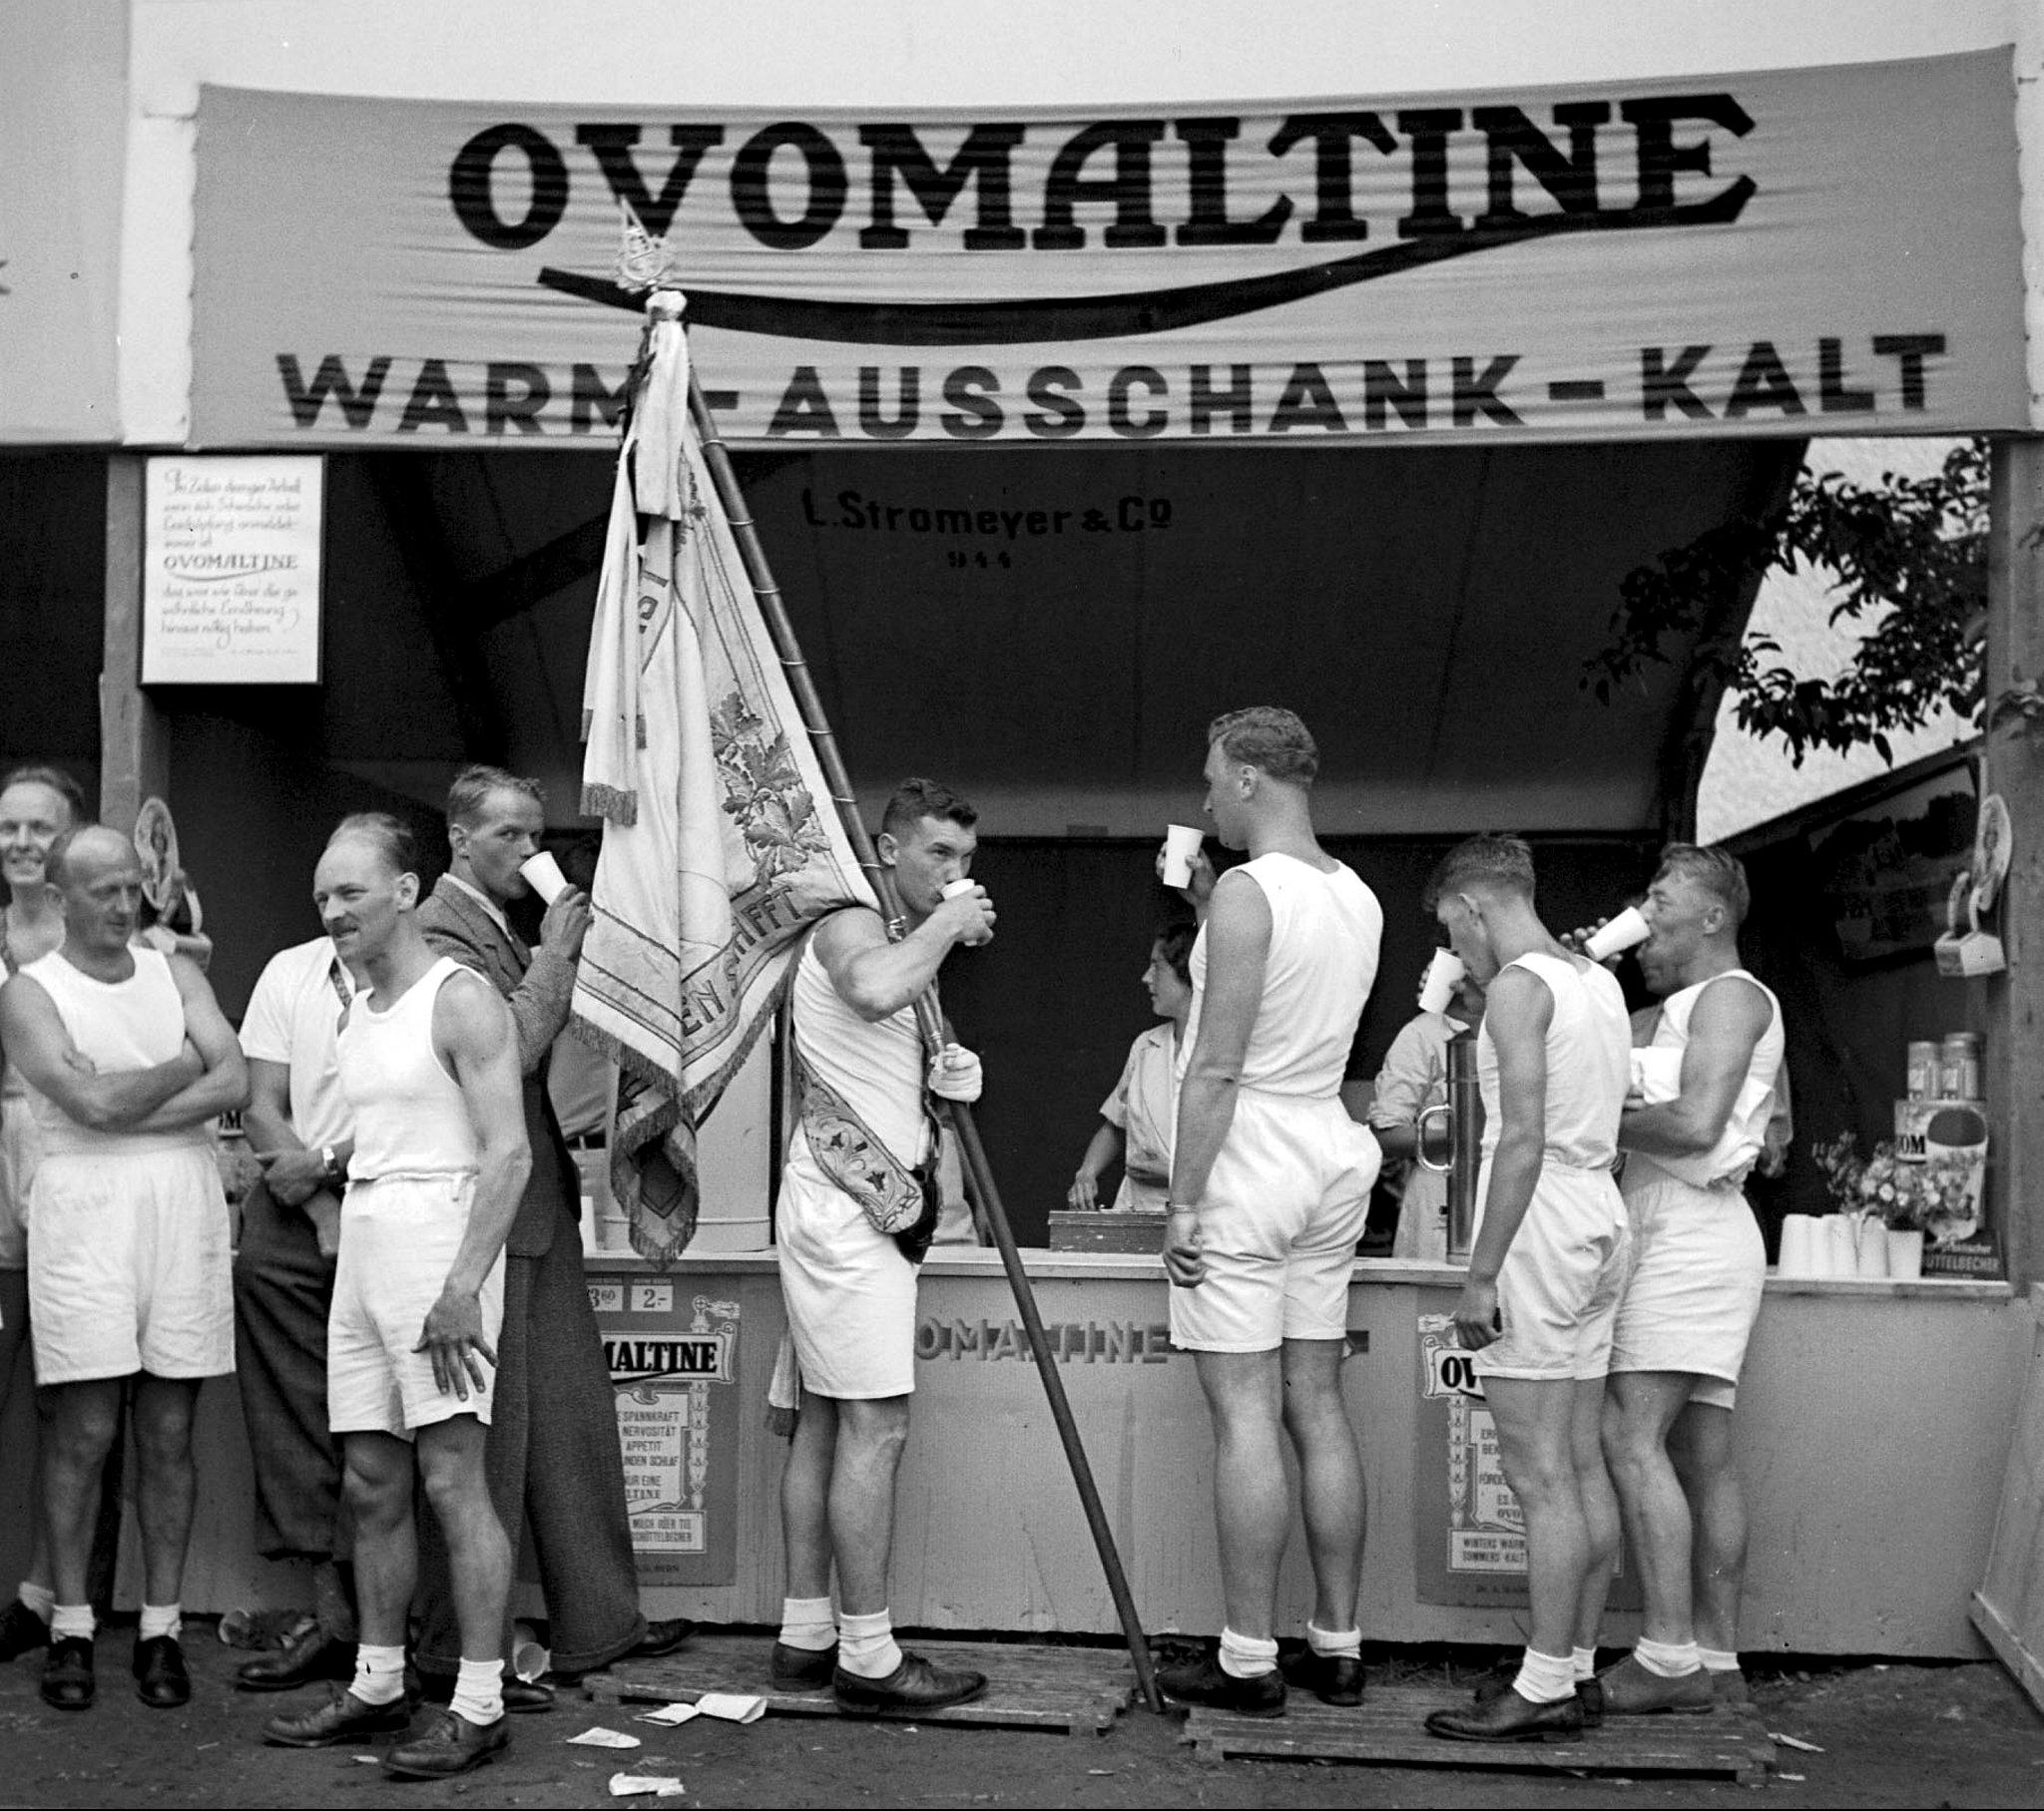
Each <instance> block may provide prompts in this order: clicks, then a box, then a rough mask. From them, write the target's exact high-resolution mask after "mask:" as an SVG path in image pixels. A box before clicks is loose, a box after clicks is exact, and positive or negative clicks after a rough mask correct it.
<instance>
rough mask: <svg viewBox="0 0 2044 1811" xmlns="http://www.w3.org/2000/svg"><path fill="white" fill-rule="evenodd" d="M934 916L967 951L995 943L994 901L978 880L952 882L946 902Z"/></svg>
mask: <svg viewBox="0 0 2044 1811" xmlns="http://www.w3.org/2000/svg"><path fill="white" fill-rule="evenodd" d="M932 916H933V917H934V918H936V919H938V920H940V921H941V922H942V925H943V928H944V929H945V930H946V931H948V932H949V933H950V935H951V939H952V941H953V942H955V943H962V944H964V945H965V946H966V947H967V948H968V949H971V948H974V947H976V946H977V945H979V944H982V943H991V942H992V941H993V938H994V902H993V900H992V899H991V898H989V897H988V895H987V890H986V888H984V887H983V886H981V885H980V884H979V882H978V881H976V880H963V879H961V880H954V881H951V882H949V883H948V884H947V885H946V886H945V888H944V903H943V904H942V905H940V906H938V907H937V909H936V911H935V912H934V913H933V914H932Z"/></svg>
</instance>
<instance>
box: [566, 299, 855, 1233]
mask: <svg viewBox="0 0 2044 1811" xmlns="http://www.w3.org/2000/svg"><path fill="white" fill-rule="evenodd" d="M681 310H682V301H681V297H680V296H679V295H678V294H676V293H675V292H673V291H671V290H661V291H657V292H656V293H655V296H654V298H653V300H652V302H651V303H650V304H649V308H648V314H649V317H650V320H649V326H648V330H647V346H646V352H645V355H644V357H643V359H642V369H641V375H640V379H639V384H638V388H637V389H636V391H635V394H634V399H633V409H632V418H631V423H630V425H629V427H628V428H627V430H626V434H625V442H624V446H623V448H622V450H621V452H620V456H619V460H618V478H617V487H616V490H615V491H614V493H613V496H612V501H611V523H610V537H609V541H608V543H607V545H606V548H605V554H604V568H603V577H602V580H601V582H600V584H599V586H598V590H597V607H596V618H595V623H594V625H593V627H592V630H591V634H590V642H589V666H588V672H587V675H586V678H585V681H584V686H583V734H584V736H585V738H586V741H587V748H586V751H585V755H584V761H583V769H582V777H583V786H582V809H583V811H584V812H585V813H587V814H589V815H592V816H601V817H602V818H604V820H605V823H604V832H603V853H602V855H601V857H600V858H599V860H598V862H597V869H596V884H595V889H594V893H593V899H594V904H595V921H594V922H593V923H592V925H591V926H590V930H589V936H588V939H587V941H586V942H585V943H584V945H583V949H582V961H581V964H580V966H579V968H578V971H577V975H576V982H575V1003H574V1013H575V1027H576V1030H577V1032H578V1033H579V1034H580V1035H581V1036H582V1037H584V1038H585V1039H587V1040H588V1041H589V1042H591V1043H592V1044H594V1045H596V1046H597V1047H598V1048H600V1049H601V1050H603V1051H605V1052H606V1053H607V1054H608V1055H610V1056H611V1057H613V1058H614V1059H615V1060H616V1061H617V1063H618V1065H619V1068H620V1072H621V1074H620V1080H619V1088H618V1108H617V1118H616V1120H615V1122H614V1124H613V1127H612V1133H611V1143H610V1151H611V1159H610V1171H611V1185H612V1188H613V1190H614V1191H615V1193H616V1195H617V1199H618V1202H619V1205H620V1206H622V1207H623V1208H624V1209H625V1210H626V1212H627V1214H628V1216H629V1218H630V1221H631V1228H632V1244H633V1248H634V1249H635V1250H637V1251H638V1252H639V1253H640V1254H641V1255H642V1256H645V1257H648V1258H651V1259H653V1260H654V1261H655V1262H657V1263H667V1262H670V1261H672V1260H673V1259H674V1258H675V1257H677V1256H678V1255H679V1254H680V1253H681V1251H682V1250H683V1248H684V1247H685V1246H686V1245H687V1244H688V1242H689V1239H690V1236H691V1235H692V1234H693V1233H694V1231H695V1228H696V1211H697V1174H696V1128H697V1127H698V1126H699V1125H700V1124H701V1123H702V1120H703V1118H704V1116H705V1115H706V1114H708V1113H709V1111H710V1110H711V1108H712V1107H714V1106H715V1105H716V1104H717V1100H718V1097H719V1096H720V1095H721V1094H722V1093H723V1091H724V1089H725V1086H726V1085H727V1084H728V1083H729V1082H730V1080H731V1078H732V1077H733V1076H734V1075H735V1074H736V1073H737V1072H738V1069H739V1066H740V1065H741V1064H742V1063H743V1062H744V1061H745V1059H746V1056H747V1054H748V1052H750V1051H751V1049H752V1047H753V1043H754V1040H755V1039H756V1038H758V1036H759V1035H760V1032H761V1030H762V1028H763V1027H765V1026H766V1025H767V1022H768V1020H769V1019H770V1018H771V1016H772V1013H773V1010H774V1008H775V1007H776V1006H777V1005H778V1004H779V1001H780V997H781V994H782V992H783V990H784V988H785V987H786V984H787V980H788V976H789V972H790V964H791V962H792V959H793V957H794V955H795V952H796V951H797V949H798V948H799V947H800V941H801V937H802V934H803V933H804V932H805V931H806V930H807V928H808V927H809V926H810V925H811V924H813V923H814V922H815V921H816V920H817V919H818V918H820V917H821V916H823V915H824V914H825V913H827V912H831V911H834V910H836V909H837V908H839V907H841V906H845V905H851V904H861V905H872V904H873V903H874V899H873V894H872V890H871V888H870V887H869V886H868V884H867V882H866V879H865V876H864V875H863V874H862V873H861V872H860V871H859V867H858V863H857V860H856V858H855V857H854V856H853V854H852V851H851V845H850V843H849V841H848V840H847V839H846V837H845V834H844V830H843V826H842V825H841V824H840V822H839V821H838V817H837V813H836V811H835V809H834V808H833V807H832V805H831V802H830V799H829V797H828V794H827V792H826V789H825V786H824V781H823V776H822V772H821V769H820V767H819V766H818V764H817V761H816V758H815V753H814V750H813V749H812V748H811V747H810V745H809V739H808V736H807V734H806V732H805V731H804V730H803V728H802V723H801V718H800V715H799V714H798V712H797V711H796V708H795V703H794V698H793V695H792V693H791V692H790V691H789V689H788V685H787V680H786V678H785V676H784V675H783V673H782V672H781V668H780V663H779V660H778V657H777V656H776V654H775V652H774V649H773V644H772V642H771V640H770V638H769V637H768V635H767V626H766V624H765V622H764V621H763V620H762V618H761V615H760V610H759V606H758V604H757V602H756V601H755V599H754V596H753V590H752V586H751V585H750V583H749V582H748V581H747V578H746V571H745V566H744V563H743V561H742V560H741V558H740V554H739V549H738V544H737V542H736V540H735V539H734V537H733V534H732V528H731V523H730V521H729V520H728V518H727V517H726V515H725V511H724V508H723V506H722V504H721V502H720V501H719V498H718V495H717V490H716V487H715V485H714V484H713V482H712V481H711V477H710V472H709V468H708V467H707V466H706V465H705V463H704V460H703V454H702V449H701V447H700V446H699V444H698V442H697V436H696V431H695V428H694V425H693V424H692V423H691V421H690V419H689V352H688V343H687V339H686V337H685V335H684V333H683V331H682V325H681V319H680V315H681Z"/></svg>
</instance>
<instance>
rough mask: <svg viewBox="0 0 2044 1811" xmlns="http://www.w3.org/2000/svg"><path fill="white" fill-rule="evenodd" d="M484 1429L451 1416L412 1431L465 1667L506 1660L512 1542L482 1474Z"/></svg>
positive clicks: (471, 1419) (468, 1419) (464, 1417)
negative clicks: (441, 1541) (443, 1545)
mask: <svg viewBox="0 0 2044 1811" xmlns="http://www.w3.org/2000/svg"><path fill="white" fill-rule="evenodd" d="M488 1433H489V1429H488V1428H486V1427H485V1426H484V1425H483V1424H482V1422H481V1421H479V1420H478V1419H477V1418H476V1417H475V1416H473V1415H455V1416H452V1417H450V1418H449V1419H448V1420H446V1421H436V1422H433V1423H432V1424H431V1425H429V1426H427V1427H422V1428H420V1429H419V1430H418V1434H417V1445H416V1451H417V1456H418V1468H419V1479H420V1482H421V1483H422V1484H423V1485H424V1487H425V1493H426V1502H427V1503H428V1504H429V1505H430V1506H431V1507H432V1511H433V1515H434V1518H435V1519H436V1520H437V1521H438V1522H439V1524H440V1532H441V1534H442V1535H443V1536H445V1537H446V1542H447V1569H448V1573H449V1575H450V1577H451V1580H452V1583H453V1586H454V1616H455V1620H456V1622H457V1623H458V1624H459V1625H460V1629H461V1657H462V1660H463V1661H464V1662H471V1661H480V1660H491V1661H493V1662H495V1663H496V1664H497V1665H498V1666H499V1667H500V1668H501V1666H502V1664H503V1660H504V1652H503V1647H504V1611H505V1607H506V1605H507V1603H508V1602H509V1600H510V1596H511V1543H510V1542H509V1541H508V1540H507V1539H506V1538H505V1534H504V1524H503V1523H502V1522H501V1521H499V1520H498V1517H497V1511H496V1506H495V1505H493V1504H492V1503H491V1502H490V1490H489V1482H488V1480H487V1479H486V1478H485V1476H484V1473H483V1441H484V1439H485V1437H486V1436H487V1435H488Z"/></svg>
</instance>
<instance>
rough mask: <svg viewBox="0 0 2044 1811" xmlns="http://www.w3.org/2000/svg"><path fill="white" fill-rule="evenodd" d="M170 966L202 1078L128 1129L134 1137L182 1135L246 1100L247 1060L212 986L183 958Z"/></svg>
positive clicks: (233, 1110)
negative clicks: (137, 1134) (202, 1066)
mask: <svg viewBox="0 0 2044 1811" xmlns="http://www.w3.org/2000/svg"><path fill="white" fill-rule="evenodd" d="M170 962H171V977H172V979H173V980H175V981H176V982H177V984H178V994H179V997H180V998H181V999H182V1000H183V1001H184V1003H185V1036H186V1038H187V1040H188V1041H189V1042H190V1043H191V1044H193V1045H194V1046H195V1047H196V1048H197V1049H198V1052H199V1055H200V1058H201V1060H202V1061H203V1062H204V1063H205V1065H206V1073H205V1074H204V1075H202V1076H201V1077H200V1078H199V1080H198V1081H196V1082H194V1083H192V1084H191V1085H190V1086H189V1087H186V1088H183V1089H180V1090H179V1091H178V1093H177V1094H175V1095H173V1096H172V1097H171V1098H170V1099H169V1100H168V1101H166V1102H165V1103H164V1104H163V1105H162V1106H161V1107H158V1108H157V1109H155V1110H154V1111H153V1112H151V1113H149V1114H147V1115H145V1116H144V1117H143V1118H142V1119H141V1120H139V1121H137V1122H136V1124H135V1126H134V1127H133V1128H132V1130H133V1131H136V1132H183V1131H184V1130H185V1129H186V1128H187V1127H191V1126H203V1125H205V1124H206V1122H207V1121H209V1120H213V1119H218V1118H219V1117H220V1115H222V1114H224V1113H234V1112H237V1111H238V1110H239V1109H241V1108H243V1107H245V1106H247V1105H248V1101H249V1063H248V1059H247V1058H245V1057H244V1056H243V1055H242V1041H241V1039H239V1038H237V1037H236V1036H235V1028H234V1027H233V1026H232V1025H230V1024H229V1023H228V1022H227V1017H226V1015H225V1014H224V1013H222V1011H221V1010H220V1002H219V1001H217V1000H216V999H214V997H213V989H212V987H211V986H210V985H209V984H208V982H207V979H206V977H205V976H204V975H202V974H201V973H200V972H199V970H198V969H197V967H195V966H194V965H193V964H192V963H191V962H189V961H187V960H186V959H185V958H184V957H183V956H173V957H172V958H171V959H170Z"/></svg>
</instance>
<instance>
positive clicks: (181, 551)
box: [142, 453, 325, 685]
mask: <svg viewBox="0 0 2044 1811" xmlns="http://www.w3.org/2000/svg"><path fill="white" fill-rule="evenodd" d="M324 477H325V462H324V461H323V459H322V458H320V457H319V456H318V455H317V454H287V455H275V454H266V453H262V454H249V455H240V454H237V455H230V456H219V457H214V456H194V455H188V454H168V455H164V456H162V457H159V458H153V459H151V460H150V461H149V464H148V473H147V478H146V482H145V484H144V502H143V542H142V548H143V552H142V682H143V684H145V685H315V684H317V683H318V682H319V579H320V559H319V554H320V532H321V521H322V517H323V514H324V501H325V499H324V482H323V481H324Z"/></svg>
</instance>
